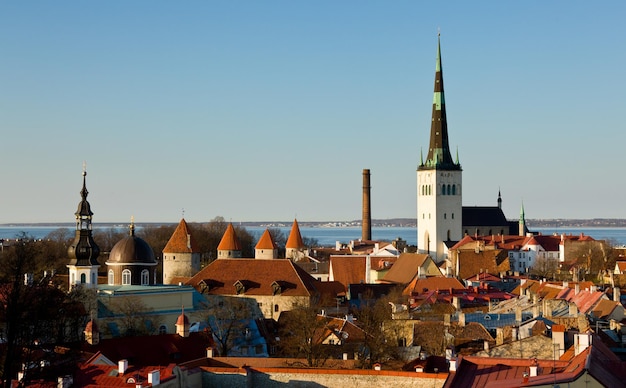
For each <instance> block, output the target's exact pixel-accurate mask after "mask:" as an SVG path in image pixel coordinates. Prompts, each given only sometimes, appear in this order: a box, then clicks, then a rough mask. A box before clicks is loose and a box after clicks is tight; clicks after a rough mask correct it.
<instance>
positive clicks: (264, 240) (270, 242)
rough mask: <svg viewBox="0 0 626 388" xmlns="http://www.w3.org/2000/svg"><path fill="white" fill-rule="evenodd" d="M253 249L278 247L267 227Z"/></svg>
mask: <svg viewBox="0 0 626 388" xmlns="http://www.w3.org/2000/svg"><path fill="white" fill-rule="evenodd" d="M254 248H255V249H278V245H276V243H275V242H274V239H273V238H272V234H271V233H270V230H269V229H265V231H264V232H263V235H261V238H260V239H259V242H258V243H257V244H256V246H255V247H254Z"/></svg>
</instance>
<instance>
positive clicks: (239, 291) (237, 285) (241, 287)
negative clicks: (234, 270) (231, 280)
mask: <svg viewBox="0 0 626 388" xmlns="http://www.w3.org/2000/svg"><path fill="white" fill-rule="evenodd" d="M233 286H234V287H235V291H236V292H237V295H241V294H243V293H244V292H246V287H245V286H244V285H243V283H242V282H241V280H237V281H236V282H235V284H233Z"/></svg>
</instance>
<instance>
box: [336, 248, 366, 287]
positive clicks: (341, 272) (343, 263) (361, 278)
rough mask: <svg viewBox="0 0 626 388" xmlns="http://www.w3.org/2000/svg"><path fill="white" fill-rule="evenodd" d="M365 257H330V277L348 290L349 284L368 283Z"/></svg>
mask: <svg viewBox="0 0 626 388" xmlns="http://www.w3.org/2000/svg"><path fill="white" fill-rule="evenodd" d="M365 260H366V257H365V256H355V255H346V256H335V255H331V256H330V275H331V276H332V278H333V280H335V281H337V282H339V283H341V284H343V286H344V287H345V288H346V290H347V289H348V285H349V284H355V283H367V282H366V275H367V274H366V273H365Z"/></svg>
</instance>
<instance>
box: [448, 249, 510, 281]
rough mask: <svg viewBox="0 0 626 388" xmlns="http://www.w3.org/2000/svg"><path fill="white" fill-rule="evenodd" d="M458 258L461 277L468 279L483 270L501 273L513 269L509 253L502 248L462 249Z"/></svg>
mask: <svg viewBox="0 0 626 388" xmlns="http://www.w3.org/2000/svg"><path fill="white" fill-rule="evenodd" d="M457 260H458V261H459V277H460V278H461V279H467V278H468V277H471V276H473V275H476V274H479V273H481V272H488V273H490V274H499V273H502V272H507V271H509V270H510V269H511V268H510V266H509V257H508V254H507V252H506V251H505V250H502V249H489V250H484V251H479V252H476V251H474V250H469V249H467V250H460V251H459V252H458V258H457Z"/></svg>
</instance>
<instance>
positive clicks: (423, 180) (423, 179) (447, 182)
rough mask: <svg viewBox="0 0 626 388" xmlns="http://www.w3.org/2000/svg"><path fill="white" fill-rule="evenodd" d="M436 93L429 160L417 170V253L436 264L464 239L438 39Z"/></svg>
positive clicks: (459, 172) (458, 173)
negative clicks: (452, 244) (447, 244)
mask: <svg viewBox="0 0 626 388" xmlns="http://www.w3.org/2000/svg"><path fill="white" fill-rule="evenodd" d="M435 69H436V70H435V93H434V97H433V112H432V120H431V126H430V145H429V147H428V156H427V157H426V160H424V158H423V155H422V156H421V160H420V164H419V166H418V168H417V249H418V252H419V253H428V254H430V255H431V256H432V258H433V259H434V260H435V261H436V262H441V261H442V260H444V259H445V257H444V255H445V251H446V250H445V242H446V241H459V240H460V239H461V238H462V233H463V231H462V229H463V226H462V212H463V208H462V201H461V192H462V191H461V181H462V179H461V178H462V172H463V170H462V169H461V164H460V163H459V160H458V154H457V157H456V160H453V159H452V155H451V154H450V146H449V142H448V123H447V120H446V102H445V97H444V91H443V71H442V67H441V44H440V38H439V37H438V38H437V63H436V67H435Z"/></svg>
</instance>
